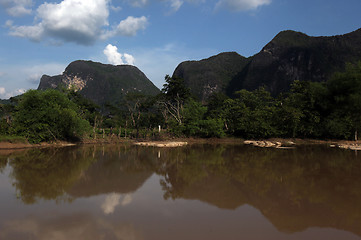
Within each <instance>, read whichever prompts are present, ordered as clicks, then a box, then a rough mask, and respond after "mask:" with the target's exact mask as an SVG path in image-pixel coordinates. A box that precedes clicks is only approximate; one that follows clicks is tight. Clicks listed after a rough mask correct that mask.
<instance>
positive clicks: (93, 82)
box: [38, 60, 159, 106]
mask: <svg viewBox="0 0 361 240" xmlns="http://www.w3.org/2000/svg"><path fill="white" fill-rule="evenodd" d="M60 87H65V88H73V89H74V90H76V91H79V93H80V94H81V95H83V96H84V97H86V98H88V99H90V100H92V101H94V102H95V103H97V104H99V105H101V106H103V105H104V104H106V103H112V104H114V103H118V102H119V101H121V100H122V98H123V97H124V96H125V95H126V94H127V93H129V92H140V93H143V94H145V95H156V94H158V93H159V89H158V88H157V87H156V86H155V85H154V84H153V83H152V82H151V81H150V80H149V79H148V78H147V77H146V76H145V74H144V73H143V72H141V71H140V70H139V69H138V68H137V67H135V66H130V65H118V66H114V65H109V64H102V63H97V62H92V61H81V60H79V61H75V62H72V63H70V64H69V65H68V67H67V68H66V69H65V71H64V73H63V74H62V75H58V76H53V77H50V76H47V75H43V76H42V77H41V80H40V84H39V87H38V90H45V89H48V88H60Z"/></svg>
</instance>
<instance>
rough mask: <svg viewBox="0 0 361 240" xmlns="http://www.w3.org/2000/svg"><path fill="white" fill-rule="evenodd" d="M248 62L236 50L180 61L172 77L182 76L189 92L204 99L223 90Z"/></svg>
mask: <svg viewBox="0 0 361 240" xmlns="http://www.w3.org/2000/svg"><path fill="white" fill-rule="evenodd" d="M248 62H249V59H247V58H245V57H243V56H241V55H239V54H238V53H236V52H226V53H221V54H218V55H216V56H213V57H210V58H208V59H204V60H201V61H186V62H182V63H181V64H179V65H178V67H177V68H176V69H175V71H174V73H173V77H180V78H183V79H184V81H185V84H186V85H187V86H188V87H189V88H190V89H191V93H192V94H193V95H194V96H196V97H198V98H199V99H200V100H202V101H205V100H207V98H208V97H209V96H210V95H211V94H212V93H214V92H224V91H225V90H226V88H227V86H228V85H229V82H230V81H231V80H232V79H233V77H234V76H235V75H236V74H237V73H239V72H240V71H241V70H242V69H243V68H244V67H245V66H246V64H247V63H248Z"/></svg>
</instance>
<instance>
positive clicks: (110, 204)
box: [101, 193, 133, 215]
mask: <svg viewBox="0 0 361 240" xmlns="http://www.w3.org/2000/svg"><path fill="white" fill-rule="evenodd" d="M120 198H121V195H120V194H119V193H112V194H109V195H108V196H106V198H105V200H104V202H103V204H102V205H101V208H102V209H103V212H104V214H106V215H108V214H112V213H114V211H115V208H116V207H117V206H118V205H119V204H120V205H121V206H127V205H129V204H130V203H131V202H132V201H133V198H132V195H130V194H126V195H125V196H124V198H123V200H122V201H121V202H120Z"/></svg>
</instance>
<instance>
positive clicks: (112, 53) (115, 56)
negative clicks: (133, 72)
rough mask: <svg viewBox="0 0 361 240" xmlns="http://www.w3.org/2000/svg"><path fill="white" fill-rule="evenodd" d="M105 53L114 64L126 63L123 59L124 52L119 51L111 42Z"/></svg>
mask: <svg viewBox="0 0 361 240" xmlns="http://www.w3.org/2000/svg"><path fill="white" fill-rule="evenodd" d="M103 53H104V54H105V56H107V59H108V62H109V63H110V64H113V65H122V64H124V62H123V60H122V54H121V53H119V52H118V48H117V47H116V46H113V45H111V44H108V45H107V46H106V47H105V49H104V51H103Z"/></svg>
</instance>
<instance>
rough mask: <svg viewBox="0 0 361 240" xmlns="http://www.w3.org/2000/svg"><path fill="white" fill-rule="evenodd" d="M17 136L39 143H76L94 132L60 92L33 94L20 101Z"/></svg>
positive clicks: (16, 126) (31, 92)
mask: <svg viewBox="0 0 361 240" xmlns="http://www.w3.org/2000/svg"><path fill="white" fill-rule="evenodd" d="M14 125H15V132H16V133H17V134H19V135H22V136H24V137H26V138H27V139H29V141H30V142H33V143H37V142H42V141H51V140H76V139H79V138H81V137H82V136H83V134H84V133H85V132H87V131H88V130H89V128H90V125H89V122H88V121H86V120H84V119H82V118H81V117H80V114H79V109H78V107H77V105H76V104H75V103H74V102H72V101H70V100H69V99H68V98H67V96H66V95H65V94H63V93H61V92H60V91H57V90H46V91H37V90H29V91H28V92H26V93H25V94H24V95H23V96H22V97H21V99H20V102H19V104H18V105H17V106H16V113H15V115H14Z"/></svg>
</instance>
